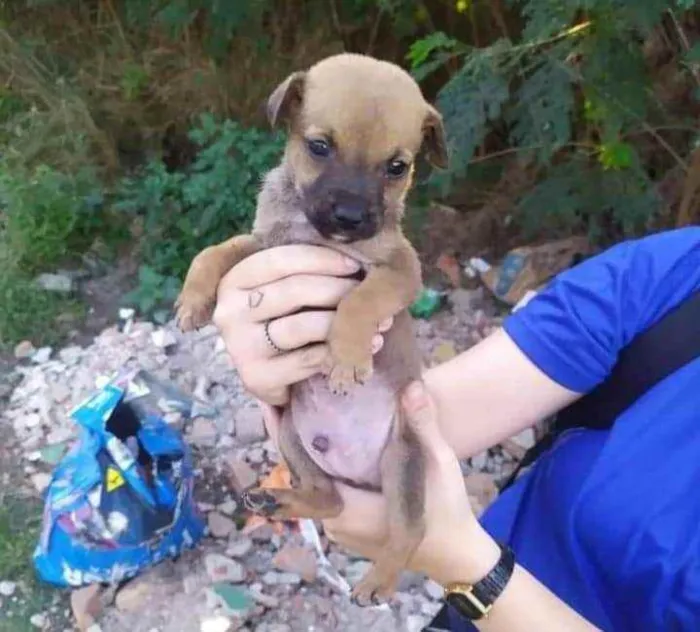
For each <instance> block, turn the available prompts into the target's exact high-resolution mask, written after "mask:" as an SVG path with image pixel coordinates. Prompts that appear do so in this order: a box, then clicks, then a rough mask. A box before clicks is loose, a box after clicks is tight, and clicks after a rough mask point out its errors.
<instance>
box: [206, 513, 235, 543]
mask: <svg viewBox="0 0 700 632" xmlns="http://www.w3.org/2000/svg"><path fill="white" fill-rule="evenodd" d="M207 522H208V524H209V533H211V535H212V536H214V537H215V538H228V537H229V536H230V535H231V534H232V533H233V532H234V531H235V530H236V523H235V522H233V520H231V519H229V518H227V517H226V516H223V515H221V514H220V513H219V512H218V511H212V512H210V513H209V515H208V516H207Z"/></svg>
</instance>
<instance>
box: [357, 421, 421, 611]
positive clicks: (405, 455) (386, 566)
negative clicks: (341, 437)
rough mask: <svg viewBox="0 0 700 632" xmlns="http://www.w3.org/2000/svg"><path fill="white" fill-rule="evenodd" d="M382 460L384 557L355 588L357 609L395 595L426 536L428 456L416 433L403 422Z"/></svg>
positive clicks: (398, 423)
mask: <svg viewBox="0 0 700 632" xmlns="http://www.w3.org/2000/svg"><path fill="white" fill-rule="evenodd" d="M398 414H399V420H398V422H397V423H396V425H395V429H396V430H395V435H394V436H393V437H392V439H391V441H390V443H389V444H388V445H387V447H386V450H385V452H384V455H383V457H382V488H383V493H384V496H385V498H386V500H387V504H388V507H387V509H388V511H387V514H388V516H389V517H390V522H389V525H388V527H389V533H388V538H387V541H386V542H385V543H384V547H383V549H382V554H381V555H380V557H379V558H378V559H376V560H375V563H374V565H373V566H372V567H371V568H370V569H369V571H368V572H367V574H366V575H365V576H364V577H363V578H362V580H360V582H359V584H357V586H355V588H354V590H353V593H352V597H353V600H354V601H355V602H356V603H357V604H358V605H363V606H366V605H370V604H378V603H380V602H382V601H387V600H389V599H390V598H391V597H392V596H393V594H394V593H395V592H396V589H397V585H398V582H399V578H400V576H401V572H402V571H403V570H404V569H405V568H406V567H407V566H408V564H409V562H410V560H411V557H412V556H413V554H414V553H415V551H416V549H417V548H418V546H419V545H420V543H421V541H422V540H423V537H424V535H425V514H424V512H425V456H424V454H423V451H422V448H421V446H420V444H419V442H418V439H417V438H416V436H415V435H414V434H413V431H412V430H411V429H410V428H409V427H408V426H407V424H406V422H405V421H403V420H401V419H400V417H401V416H402V413H401V412H399V413H398Z"/></svg>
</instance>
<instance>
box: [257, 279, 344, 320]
mask: <svg viewBox="0 0 700 632" xmlns="http://www.w3.org/2000/svg"><path fill="white" fill-rule="evenodd" d="M356 285H357V281H353V280H352V279H340V278H338V277H333V276H319V275H309V274H300V275H296V276H293V277H287V278H284V279H280V280H279V281H275V282H273V283H268V284H267V285H262V286H259V287H256V288H254V289H252V290H250V291H249V292H248V307H249V308H250V312H251V316H252V320H253V321H254V322H258V323H260V322H263V321H266V320H271V319H275V318H280V317H281V316H286V315H288V314H293V313H294V312H296V311H298V310H299V309H301V308H303V307H307V308H317V309H318V308H328V309H330V308H333V307H336V306H337V305H338V303H339V302H340V300H341V299H342V298H343V297H344V296H345V295H346V294H347V293H348V292H349V291H350V290H351V289H352V288H353V287H355V286H356Z"/></svg>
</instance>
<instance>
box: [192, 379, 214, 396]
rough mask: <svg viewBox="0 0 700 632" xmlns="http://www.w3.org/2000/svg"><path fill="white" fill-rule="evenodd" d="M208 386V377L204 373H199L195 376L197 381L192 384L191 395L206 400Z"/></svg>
mask: <svg viewBox="0 0 700 632" xmlns="http://www.w3.org/2000/svg"><path fill="white" fill-rule="evenodd" d="M209 386H210V383H209V379H208V378H207V377H206V376H205V375H200V376H199V377H198V378H197V383H196V384H195V386H194V391H193V392H192V395H194V397H195V398H196V399H200V400H202V401H207V400H208V399H209Z"/></svg>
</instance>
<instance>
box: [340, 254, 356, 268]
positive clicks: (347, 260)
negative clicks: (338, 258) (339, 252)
mask: <svg viewBox="0 0 700 632" xmlns="http://www.w3.org/2000/svg"><path fill="white" fill-rule="evenodd" d="M343 263H344V264H345V267H346V268H348V270H359V269H360V262H359V261H357V259H353V258H352V257H347V256H346V257H343Z"/></svg>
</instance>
